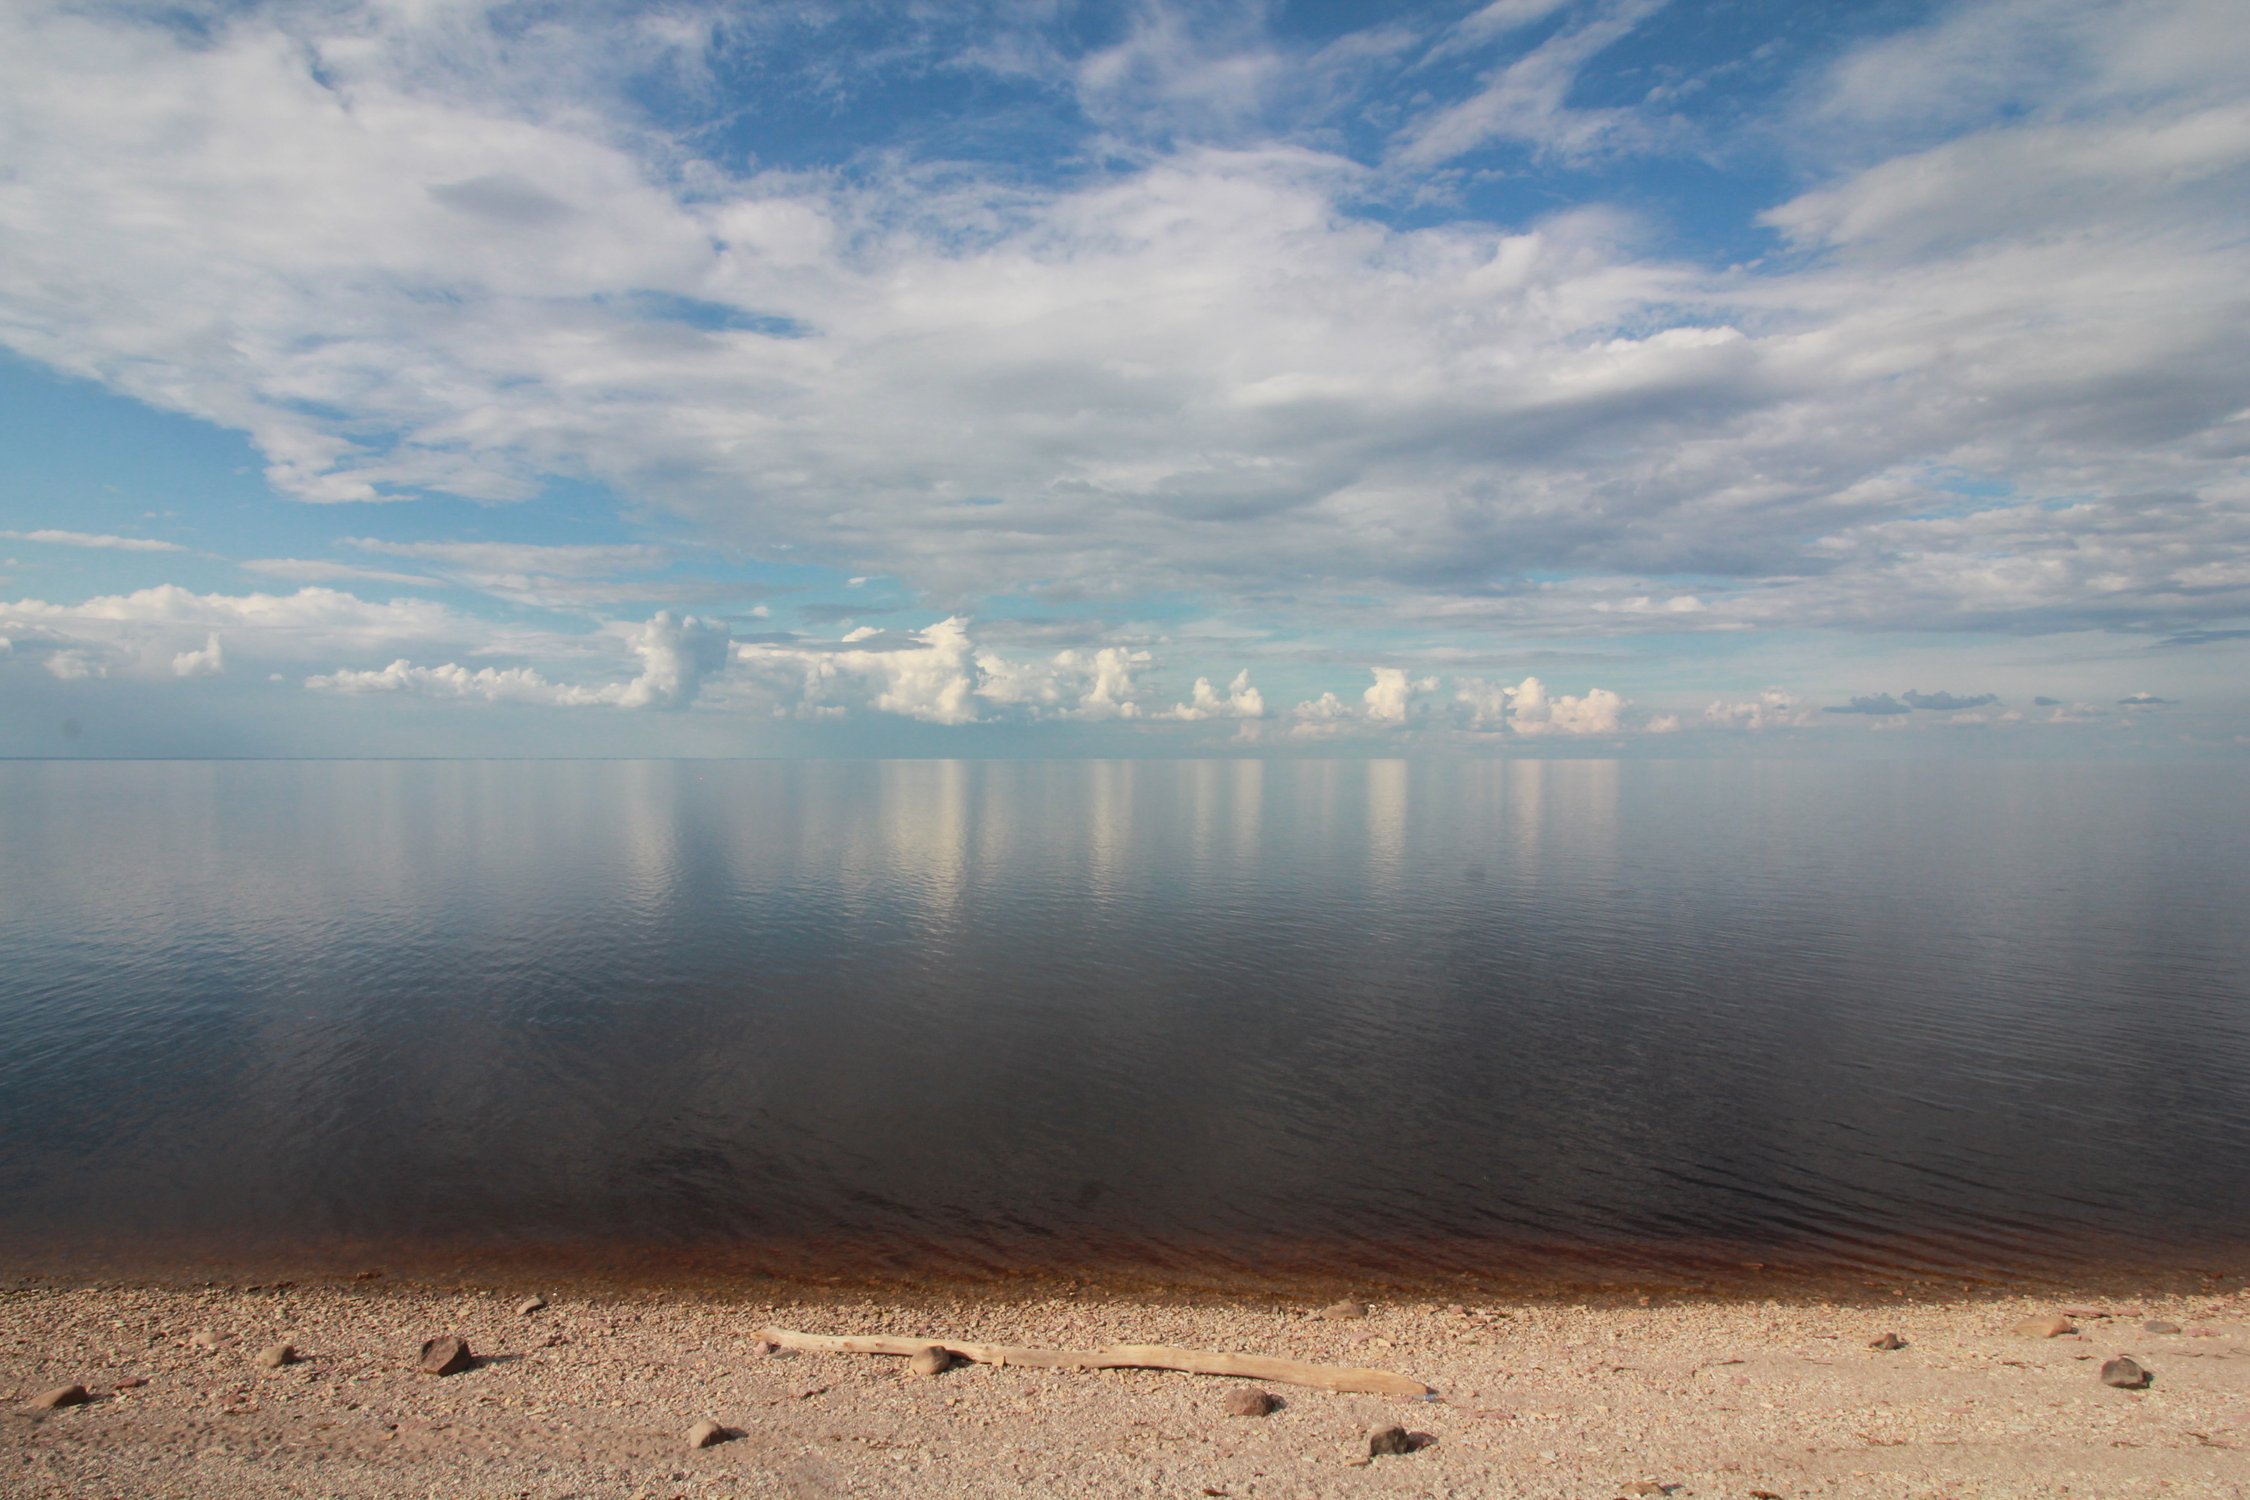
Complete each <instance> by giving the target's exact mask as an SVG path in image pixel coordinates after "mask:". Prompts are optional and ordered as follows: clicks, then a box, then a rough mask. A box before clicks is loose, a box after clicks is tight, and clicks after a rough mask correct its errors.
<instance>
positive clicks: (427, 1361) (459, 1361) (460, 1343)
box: [416, 1333, 477, 1375]
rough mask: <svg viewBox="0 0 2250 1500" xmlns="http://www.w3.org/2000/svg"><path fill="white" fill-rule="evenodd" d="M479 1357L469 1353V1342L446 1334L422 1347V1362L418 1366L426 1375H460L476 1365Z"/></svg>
mask: <svg viewBox="0 0 2250 1500" xmlns="http://www.w3.org/2000/svg"><path fill="white" fill-rule="evenodd" d="M476 1359H477V1357H476V1356H475V1355H474V1354H472V1353H470V1352H469V1341H468V1340H467V1339H463V1338H457V1337H455V1336H454V1335H452V1334H450V1333H449V1334H446V1335H445V1336H444V1337H442V1338H434V1339H431V1340H429V1341H428V1342H426V1343H424V1344H423V1345H422V1362H421V1364H420V1365H418V1366H416V1368H417V1369H419V1370H420V1371H421V1372H422V1373H423V1374H425V1375H458V1374H459V1373H460V1372H461V1371H463V1370H466V1369H468V1368H469V1367H470V1366H471V1365H473V1364H475V1363H476Z"/></svg>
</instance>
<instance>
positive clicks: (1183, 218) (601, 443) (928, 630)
mask: <svg viewBox="0 0 2250 1500" xmlns="http://www.w3.org/2000/svg"><path fill="white" fill-rule="evenodd" d="M0 161H4V162H5V163H6V170H5V173H4V174H0V345H4V346H5V352H0V642H5V645H4V646H0V754H8V755H42V754H97V755H100V754H120V755H149V754H156V755H166V754H172V755H244V754H250V755H254V754H316V755H318V754H414V755H433V754H476V755H486V754H492V755H505V754H589V755H621V754H690V755H705V754H751V755H762V754H853V755H856V754H946V753H960V754H1023V753H1032V754H1036V753H1060V754H1071V753H1098V754H1143V753H1145V754H1201V753H1213V752H1221V753H1267V752H1271V753H1292V752H1319V753H1350V754H1360V753H1375V754H1392V753H1400V752H1409V751H1419V750H1429V751H1443V750H1463V751H1470V752H1476V753H1487V752H1508V753H1540V754H1550V753H1584V754H1605V755H1606V754H1621V753H1622V754H1691V755H1702V754H1732V753H1755V754H1783V753H1853V754H1955V753H2000V754H2011V755H2045V754H2156V753H2162V754H2178V753H2196V754H2230V755H2238V754H2241V753H2242V752H2243V750H2244V749H2245V748H2246V747H2250V692H2246V691H2245V689H2244V687H2243V686H2242V684H2243V682H2244V681H2245V679H2246V677H2250V673H2246V672H2245V667H2246V666H2250V213H2246V212H2245V210H2244V209H2243V207H2242V205H2243V204H2244V203H2246V202H2250V29H2246V28H2244V27H2243V26H2241V25H2240V13H2239V8H2238V7H2237V6H2236V5H2235V4H2234V3H2232V0H2177V3H2172V0H2158V3H2142V4H2131V5H2123V4H2117V5H2112V4H2081V3H2073V0H2043V3H2011V0H1996V3H1984V4H1927V3H1911V4H1909V3H1896V4H1881V3H1874V4H1849V5H1825V6H1824V5H1817V4H1805V3H1786V4H1785V3H1780V0H1737V3H1719V0H1707V3H1690V0H1672V3H1670V4H1664V3H1657V0H1494V3H1491V4H1486V5H1481V6H1480V5H1476V4H1473V3H1465V4H1428V5H1401V6H1387V7H1370V6H1357V5H1344V4H1337V3H1321V4H1299V5H1291V4H1269V5H1256V4H1236V5H1214V6H1204V5H1174V4H1143V5H1100V6H1094V5H1071V4H1066V3H1060V0H1037V3H1023V4H1000V3H991V4H983V5H973V4H962V5H944V6H935V5H921V4H883V5H875V4H849V3H846V4H820V3H812V0H808V3H800V4H789V5H780V4H775V5H750V4H733V5H703V4H694V3H681V4H667V5H627V4H578V5H574V4H568V3H541V4H537V5H522V4H493V3H484V0H383V3H368V4H360V3H348V0H303V3H281V4H196V3H189V4H184V5H182V4H164V5H154V4H148V5H142V4H131V3H115V4H104V3H77V4H68V3H49V0H27V3H22V4H17V5H12V6H9V7H7V8H6V9H5V12H4V13H0Z"/></svg>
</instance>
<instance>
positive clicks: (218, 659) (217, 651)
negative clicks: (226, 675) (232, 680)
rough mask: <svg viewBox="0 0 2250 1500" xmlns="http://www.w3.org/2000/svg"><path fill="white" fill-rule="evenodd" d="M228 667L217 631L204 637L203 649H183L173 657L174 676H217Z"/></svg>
mask: <svg viewBox="0 0 2250 1500" xmlns="http://www.w3.org/2000/svg"><path fill="white" fill-rule="evenodd" d="M226 669H227V659H226V652H225V651H224V650H223V649H222V648H221V647H220V645H219V637H218V634H217V633H216V632H213V633H212V634H211V635H209V636H206V637H205V638H204V641H203V646H202V649H201V650H197V651H182V652H180V653H178V654H177V655H175V656H174V657H173V658H172V675H173V676H174V677H216V676H218V675H219V674H220V673H221V672H224V671H225V670H226Z"/></svg>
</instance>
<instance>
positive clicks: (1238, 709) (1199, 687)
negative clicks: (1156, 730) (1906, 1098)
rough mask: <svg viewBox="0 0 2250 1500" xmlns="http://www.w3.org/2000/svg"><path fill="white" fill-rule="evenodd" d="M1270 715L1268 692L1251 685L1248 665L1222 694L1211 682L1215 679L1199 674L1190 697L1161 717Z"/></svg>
mask: <svg viewBox="0 0 2250 1500" xmlns="http://www.w3.org/2000/svg"><path fill="white" fill-rule="evenodd" d="M1265 716H1266V698H1265V694H1263V693H1261V692H1259V691H1258V690H1257V689H1256V688H1254V687H1252V686H1251V685H1250V669H1249V668H1247V667H1245V668H1243V669H1242V670H1241V671H1239V672H1237V673H1235V674H1234V681H1232V682H1230V683H1228V684H1227V690H1226V693H1225V694H1224V696H1222V695H1221V694H1220V693H1219V691H1218V689H1216V688H1214V687H1212V686H1211V679H1210V678H1208V677H1198V678H1196V679H1195V687H1194V689H1193V690H1192V691H1191V692H1190V693H1189V694H1188V701H1187V702H1185V703H1179V704H1175V705H1173V706H1172V707H1171V708H1170V709H1169V710H1167V711H1166V712H1164V713H1162V714H1159V715H1158V716H1157V717H1159V718H1165V719H1182V720H1187V721H1190V722H1192V721H1195V720H1198V719H1262V718H1264V717H1265Z"/></svg>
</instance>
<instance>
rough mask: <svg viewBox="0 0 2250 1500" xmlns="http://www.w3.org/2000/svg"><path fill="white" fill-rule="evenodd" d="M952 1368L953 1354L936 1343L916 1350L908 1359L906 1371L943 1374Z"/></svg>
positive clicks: (918, 1373) (921, 1374) (913, 1373)
mask: <svg viewBox="0 0 2250 1500" xmlns="http://www.w3.org/2000/svg"><path fill="white" fill-rule="evenodd" d="M952 1368H953V1355H952V1354H951V1353H950V1352H949V1351H947V1350H945V1349H942V1348H940V1347H938V1346H937V1345H936V1344H931V1345H930V1346H928V1347H927V1348H923V1349H917V1350H915V1351H914V1353H913V1354H912V1355H911V1356H909V1357H908V1359H907V1361H906V1373H907V1374H909V1375H917V1376H923V1375H943V1374H944V1373H945V1372H946V1371H947V1370H950V1369H952Z"/></svg>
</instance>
